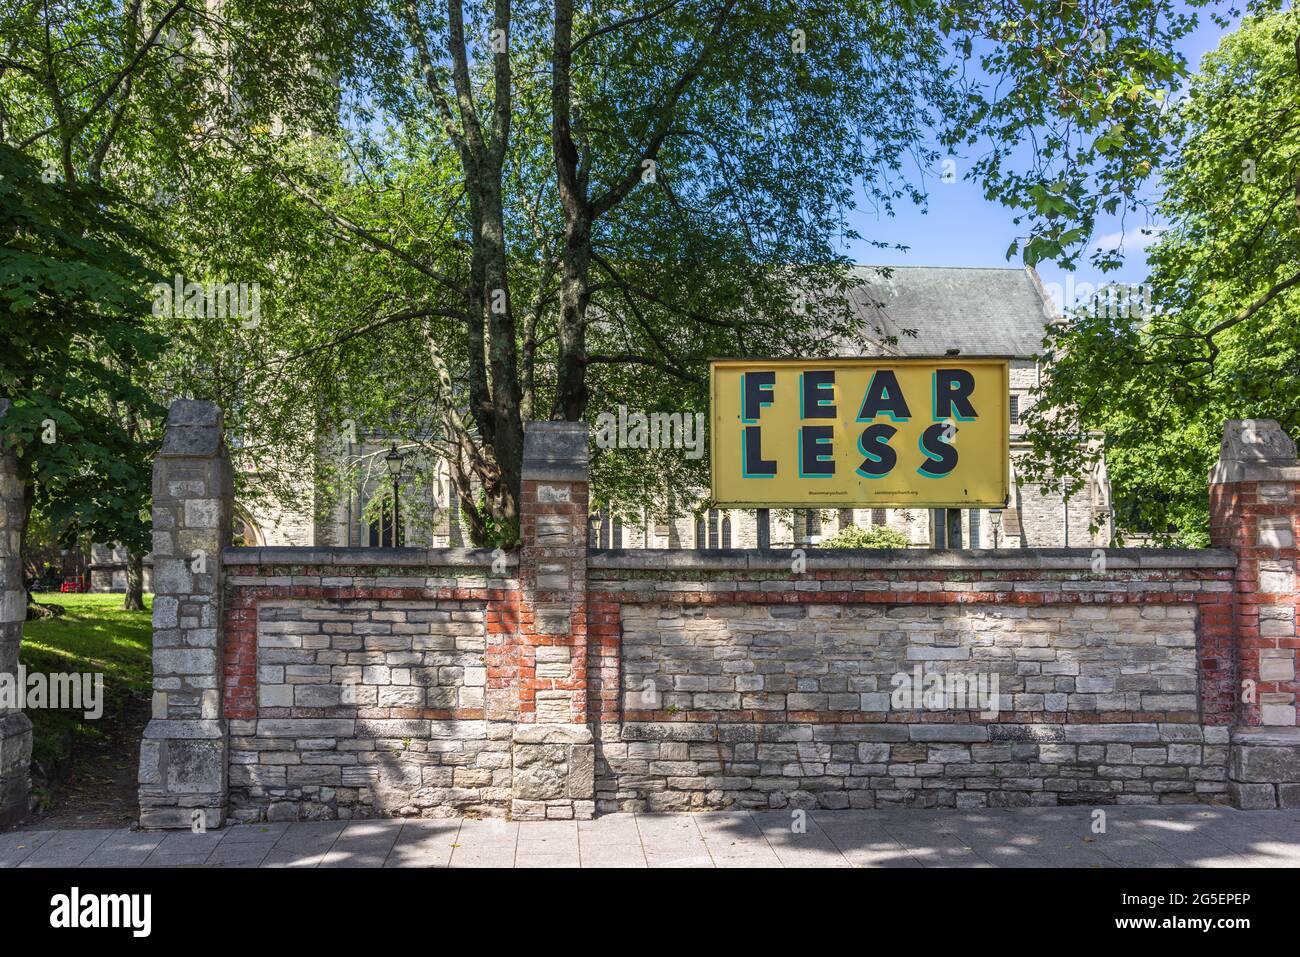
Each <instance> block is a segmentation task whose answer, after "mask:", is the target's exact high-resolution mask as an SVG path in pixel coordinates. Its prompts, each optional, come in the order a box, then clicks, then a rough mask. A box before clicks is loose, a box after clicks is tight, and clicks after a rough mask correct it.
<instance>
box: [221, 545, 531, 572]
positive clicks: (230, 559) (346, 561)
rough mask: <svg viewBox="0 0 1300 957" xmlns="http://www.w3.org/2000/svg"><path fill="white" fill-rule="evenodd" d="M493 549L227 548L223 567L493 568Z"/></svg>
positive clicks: (509, 556) (508, 557)
mask: <svg viewBox="0 0 1300 957" xmlns="http://www.w3.org/2000/svg"><path fill="white" fill-rule="evenodd" d="M496 557H497V556H496V555H495V554H494V550H493V549H490V548H312V547H296V546H268V547H263V548H226V549H224V550H223V551H222V553H221V563H222V564H223V565H243V566H253V565H343V566H349V567H352V566H370V567H392V566H403V567H411V568H430V567H432V568H448V567H452V568H454V567H464V568H474V569H481V568H490V567H491V566H492V563H493V561H495V560H496ZM503 560H504V561H505V564H506V567H508V568H515V567H518V565H519V556H518V553H513V552H506V553H505V555H504V556H503Z"/></svg>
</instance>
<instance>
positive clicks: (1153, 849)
mask: <svg viewBox="0 0 1300 957" xmlns="http://www.w3.org/2000/svg"><path fill="white" fill-rule="evenodd" d="M1105 811H1106V822H1105V823H1106V833H1104V834H1094V833H1093V832H1092V826H1091V825H1092V820H1093V818H1092V815H1093V809H1092V808H1086V807H1080V808H1023V809H1015V810H978V811H923V810H902V809H888V810H875V811H809V812H807V813H806V814H805V815H803V823H804V825H805V828H804V830H803V832H802V833H800V832H798V831H796V830H795V828H794V827H792V825H795V824H797V822H796V819H795V816H794V815H793V814H792V812H789V811H761V812H753V813H751V812H747V811H715V812H708V813H701V814H611V815H606V816H604V817H601V818H598V819H597V820H594V821H537V822H522V823H516V822H513V821H502V820H494V819H493V820H478V819H469V818H467V819H458V818H449V819H445V820H399V819H384V820H376V821H352V822H347V821H320V822H304V823H297V824H253V825H239V826H232V827H227V828H223V829H221V830H219V831H210V832H208V833H207V834H191V833H188V832H174V831H173V832H165V833H164V832H156V831H155V832H145V831H130V830H60V831H15V832H12V833H8V834H0V867H140V866H144V867H177V866H179V867H198V866H206V867H448V866H450V867H1277V866H1282V867H1300V810H1295V811H1234V810H1232V809H1229V808H1217V807H1215V808H1207V807H1173V806H1170V807H1112V808H1106V809H1105Z"/></svg>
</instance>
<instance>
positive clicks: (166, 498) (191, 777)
mask: <svg viewBox="0 0 1300 957" xmlns="http://www.w3.org/2000/svg"><path fill="white" fill-rule="evenodd" d="M233 497H234V493H233V486H232V476H231V470H230V459H229V456H228V455H227V453H226V446H225V441H224V439H223V437H222V414H221V409H220V408H219V407H218V406H217V405H216V404H215V403H213V402H192V401H188V400H182V401H178V402H174V403H172V407H171V410H170V412H169V413H168V415H167V431H166V433H165V435H164V437H163V445H162V450H161V451H160V452H159V453H158V457H157V459H156V460H155V461H154V469H153V591H154V600H153V718H152V720H151V721H150V722H149V725H148V727H147V728H146V729H145V733H144V741H143V742H141V745H140V824H141V826H143V827H185V828H189V827H194V826H195V825H196V824H202V826H204V827H220V826H221V824H222V823H223V822H224V820H225V815H226V804H227V769H226V761H227V737H226V721H225V718H224V717H223V716H222V713H221V701H222V680H223V667H222V664H223V663H222V642H221V550H222V548H223V547H224V546H225V545H227V544H229V542H230V527H231V525H230V523H231V506H232V501H233Z"/></svg>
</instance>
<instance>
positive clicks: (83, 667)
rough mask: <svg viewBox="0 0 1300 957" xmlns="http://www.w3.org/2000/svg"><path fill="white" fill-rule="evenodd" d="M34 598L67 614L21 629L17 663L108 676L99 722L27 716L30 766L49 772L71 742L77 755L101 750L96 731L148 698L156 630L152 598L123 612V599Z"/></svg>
mask: <svg viewBox="0 0 1300 957" xmlns="http://www.w3.org/2000/svg"><path fill="white" fill-rule="evenodd" d="M35 598H36V600H37V601H38V602H41V603H42V604H47V605H62V606H63V608H64V609H65V611H64V614H63V615H62V616H61V617H59V618H43V619H40V620H38V621H29V622H27V623H26V624H25V625H24V626H23V643H22V648H21V650H20V653H19V659H20V660H21V661H22V663H23V665H25V666H26V668H27V671H28V672H29V673H30V672H37V671H39V672H45V673H47V674H48V673H58V672H91V673H95V672H98V673H102V674H103V675H104V717H103V718H101V719H100V720H99V721H87V720H85V719H84V718H83V716H82V713H81V712H79V711H53V710H49V709H35V710H29V711H28V712H27V715H28V717H30V718H31V720H32V731H33V736H32V738H33V740H32V761H33V763H34V764H39V765H40V766H41V767H44V768H48V767H50V766H51V765H52V763H53V762H56V761H58V760H61V758H62V757H64V756H65V752H66V751H67V748H68V744H69V743H71V745H72V746H73V747H74V748H76V749H78V750H82V749H85V750H93V749H95V748H96V747H100V746H102V745H103V738H104V733H103V731H102V730H101V728H100V727H98V726H100V725H102V723H103V722H104V721H105V720H112V719H113V717H114V716H117V715H122V714H124V713H125V711H126V705H127V702H128V701H129V700H130V699H133V698H134V699H140V698H142V697H144V698H147V697H148V696H149V694H150V692H151V689H152V682H153V678H152V675H153V667H152V660H151V657H150V652H151V648H152V638H153V628H152V622H151V617H150V612H149V611H148V609H149V608H150V607H151V606H152V604H153V596H152V595H145V596H144V602H145V608H146V610H145V611H123V610H122V596H121V595H97V594H84V595H65V594H60V593H58V592H52V593H38V594H36V596H35ZM38 797H39V796H38Z"/></svg>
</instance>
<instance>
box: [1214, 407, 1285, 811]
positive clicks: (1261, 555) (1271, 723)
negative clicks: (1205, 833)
mask: <svg viewBox="0 0 1300 957" xmlns="http://www.w3.org/2000/svg"><path fill="white" fill-rule="evenodd" d="M1298 530H1300V462H1297V460H1296V446H1295V443H1294V442H1293V441H1292V440H1291V438H1290V437H1289V436H1288V435H1287V434H1286V433H1285V432H1283V431H1282V428H1281V426H1279V425H1278V424H1277V423H1276V422H1274V421H1273V420H1271V419H1242V420H1230V421H1228V422H1226V423H1224V427H1223V442H1222V445H1221V446H1220V449H1219V462H1218V464H1217V465H1216V466H1215V467H1214V469H1213V470H1212V471H1211V473H1210V540H1211V543H1212V544H1214V545H1215V546H1218V547H1221V548H1230V549H1232V551H1233V552H1234V553H1235V554H1236V556H1237V570H1236V576H1235V577H1236V582H1235V587H1234V594H1233V609H1232V615H1233V625H1234V631H1235V638H1236V655H1235V666H1236V673H1237V721H1236V727H1235V728H1234V729H1233V732H1232V745H1231V750H1230V754H1229V767H1228V790H1229V794H1230V796H1231V797H1232V800H1233V803H1234V804H1236V805H1237V806H1238V807H1242V808H1270V807H1300V728H1297V722H1296V692H1297V690H1300V685H1298V684H1297V682H1296V652H1297V649H1298V648H1300V637H1297V630H1296V599H1297V592H1296V561H1297V558H1300V551H1297V547H1296V535H1297V531H1298Z"/></svg>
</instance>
